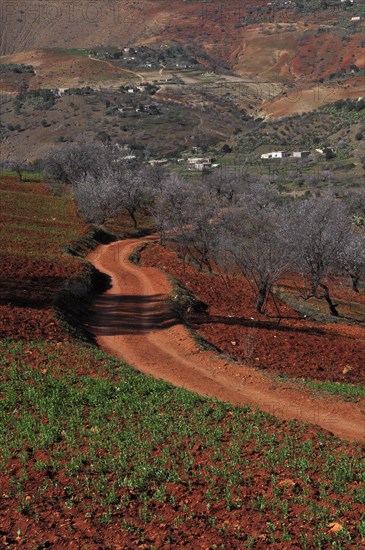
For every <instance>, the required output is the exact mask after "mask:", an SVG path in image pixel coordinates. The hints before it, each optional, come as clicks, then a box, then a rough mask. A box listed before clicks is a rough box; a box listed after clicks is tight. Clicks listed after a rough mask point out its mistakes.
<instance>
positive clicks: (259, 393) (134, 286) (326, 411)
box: [88, 237, 365, 441]
mask: <svg viewBox="0 0 365 550" xmlns="http://www.w3.org/2000/svg"><path fill="white" fill-rule="evenodd" d="M151 239H153V238H150V237H148V238H146V239H143V240H141V239H128V240H125V241H118V242H115V243H112V244H109V245H101V246H99V247H98V249H97V250H95V251H94V252H93V253H92V254H90V256H89V258H88V259H89V260H90V261H91V262H92V263H93V264H94V265H95V266H96V267H97V268H98V269H99V270H100V271H102V272H103V273H106V274H107V275H109V276H110V277H111V288H110V289H109V290H108V291H106V292H105V293H104V294H102V295H100V296H98V297H97V298H96V300H95V302H94V305H93V308H92V314H91V318H90V323H89V327H88V328H89V329H90V330H91V331H92V333H93V334H94V335H95V337H96V341H97V343H98V344H99V345H100V347H102V348H104V349H105V350H107V351H109V352H111V353H112V354H114V355H116V356H118V357H120V358H121V359H124V360H125V361H127V362H128V363H130V364H131V365H133V366H134V367H135V368H136V369H138V370H139V371H141V372H144V373H146V374H149V375H152V376H154V377H155V378H162V379H164V380H166V381H168V382H171V383H172V384H174V385H176V386H181V387H184V388H187V389H189V390H192V391H195V392H197V393H199V394H202V395H207V396H210V397H216V398H217V399H219V400H222V401H227V402H230V403H232V404H240V405H244V404H250V405H251V406H253V407H256V406H257V407H259V408H260V409H262V410H264V411H266V412H269V413H271V414H273V415H275V416H277V417H279V418H283V419H298V420H300V421H303V422H310V423H311V424H315V425H318V426H321V427H322V428H324V429H326V430H329V431H331V432H333V433H334V434H335V435H337V436H339V437H341V438H343V439H347V440H349V441H352V440H357V441H364V440H365V416H364V414H363V413H362V411H361V409H360V407H358V406H357V405H356V404H352V403H345V402H338V401H335V400H327V399H320V398H314V397H312V396H310V395H309V394H307V393H305V392H304V391H301V390H297V389H296V388H294V389H293V387H291V386H290V384H276V383H275V382H273V380H271V379H270V378H269V377H268V376H265V375H264V374H263V373H261V372H259V371H257V370H254V369H252V368H250V367H247V366H245V365H238V364H235V363H231V362H227V361H226V360H224V358H222V357H220V356H218V355H217V354H215V353H213V352H210V351H201V350H200V349H198V346H197V344H196V342H195V341H194V339H193V338H192V337H191V336H190V335H189V333H188V331H187V330H186V329H185V328H184V326H183V325H181V324H180V323H179V322H178V321H177V320H176V318H175V317H174V316H173V314H172V313H171V312H170V311H169V308H168V305H167V301H166V297H167V295H168V294H170V293H171V286H170V283H169V281H168V279H167V277H166V276H165V275H164V274H163V273H161V272H160V271H159V270H157V269H155V268H150V267H147V268H146V267H140V266H137V265H134V264H132V263H131V262H130V261H129V256H130V254H131V253H132V252H133V250H134V249H135V248H136V247H137V246H138V245H139V244H141V242H144V241H148V240H151Z"/></svg>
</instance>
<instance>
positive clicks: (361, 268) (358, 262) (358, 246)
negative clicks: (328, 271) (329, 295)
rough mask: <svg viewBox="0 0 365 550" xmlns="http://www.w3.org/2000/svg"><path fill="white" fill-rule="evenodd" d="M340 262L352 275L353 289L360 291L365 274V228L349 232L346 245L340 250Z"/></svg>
mask: <svg viewBox="0 0 365 550" xmlns="http://www.w3.org/2000/svg"><path fill="white" fill-rule="evenodd" d="M339 263H340V265H341V267H342V268H343V270H344V271H345V272H346V273H347V274H348V275H349V276H350V278H351V282H352V289H353V291H354V292H359V285H360V282H361V280H362V279H363V278H364V275H365V230H364V229H362V230H360V229H358V228H357V229H354V230H353V231H350V232H349V233H348V236H347V239H346V241H345V246H344V247H343V249H342V250H340V251H339Z"/></svg>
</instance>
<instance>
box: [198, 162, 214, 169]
mask: <svg viewBox="0 0 365 550" xmlns="http://www.w3.org/2000/svg"><path fill="white" fill-rule="evenodd" d="M211 167H212V163H211V162H196V163H195V164H194V168H195V169H196V170H210V169H211Z"/></svg>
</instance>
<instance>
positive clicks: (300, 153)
mask: <svg viewBox="0 0 365 550" xmlns="http://www.w3.org/2000/svg"><path fill="white" fill-rule="evenodd" d="M310 154H311V152H310V151H293V153H292V157H293V158H297V159H302V158H305V157H309V155H310Z"/></svg>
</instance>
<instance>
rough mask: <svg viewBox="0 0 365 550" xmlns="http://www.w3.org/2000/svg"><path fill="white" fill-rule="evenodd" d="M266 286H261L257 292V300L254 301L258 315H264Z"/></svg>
mask: <svg viewBox="0 0 365 550" xmlns="http://www.w3.org/2000/svg"><path fill="white" fill-rule="evenodd" d="M267 290H268V289H267V285H266V284H265V285H262V286H261V287H260V288H259V292H258V296H257V300H256V310H257V311H258V312H259V313H265V307H264V306H265V303H266V298H267Z"/></svg>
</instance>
